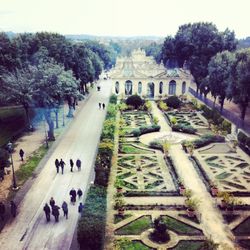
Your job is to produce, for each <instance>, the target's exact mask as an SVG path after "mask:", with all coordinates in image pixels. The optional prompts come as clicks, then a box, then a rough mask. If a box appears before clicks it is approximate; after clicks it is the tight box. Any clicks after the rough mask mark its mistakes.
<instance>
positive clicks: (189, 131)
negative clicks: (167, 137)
mask: <svg viewBox="0 0 250 250" xmlns="http://www.w3.org/2000/svg"><path fill="white" fill-rule="evenodd" d="M172 130H173V131H178V132H183V133H187V134H195V133H196V131H197V129H195V128H194V127H192V126H186V125H184V124H182V123H180V124H175V125H172Z"/></svg>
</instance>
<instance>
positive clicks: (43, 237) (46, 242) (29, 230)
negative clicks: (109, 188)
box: [0, 81, 111, 250]
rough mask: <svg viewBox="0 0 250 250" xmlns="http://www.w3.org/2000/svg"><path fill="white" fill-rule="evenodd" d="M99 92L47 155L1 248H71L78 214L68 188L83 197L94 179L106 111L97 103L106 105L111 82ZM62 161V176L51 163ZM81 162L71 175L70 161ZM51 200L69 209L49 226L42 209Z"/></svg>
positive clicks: (1, 239) (0, 242)
mask: <svg viewBox="0 0 250 250" xmlns="http://www.w3.org/2000/svg"><path fill="white" fill-rule="evenodd" d="M101 86H102V90H101V91H100V92H95V93H93V94H92V95H91V96H90V98H89V99H88V100H87V102H86V103H85V105H84V107H83V108H82V109H81V110H80V111H79V113H78V115H77V117H76V118H75V119H74V120H73V121H72V123H71V124H70V126H69V128H68V130H67V131H66V132H65V134H64V135H63V136H62V137H61V138H60V139H59V141H58V145H57V147H56V148H55V150H54V152H52V153H51V155H49V157H48V159H47V161H46V163H45V165H44V167H43V169H42V171H41V173H40V174H39V175H38V176H37V177H36V179H35V181H34V184H33V185H32V187H31V188H30V190H29V191H28V192H27V194H26V196H25V197H24V200H23V201H22V202H21V204H20V206H19V208H18V215H17V217H16V218H15V220H13V221H12V223H11V224H8V225H6V227H5V228H4V229H3V231H2V232H1V234H0V246H1V249H6V250H19V249H32V250H33V249H55V250H56V249H58V250H59V249H60V250H64V249H65V250H66V249H69V248H70V245H71V242H72V238H73V235H74V230H75V228H76V225H77V221H78V218H79V213H78V209H77V205H78V203H79V200H77V204H76V205H72V204H70V199H69V198H70V197H69V191H70V189H71V188H75V189H77V188H81V189H82V190H83V192H84V195H85V194H86V192H87V189H88V185H89V182H90V180H91V178H93V176H92V175H93V169H92V167H93V163H94V160H95V154H96V148H97V145H98V142H99V137H100V133H101V129H102V124H103V121H104V118H105V114H106V111H105V110H99V107H98V102H102V103H104V102H105V103H106V104H107V103H108V99H109V96H110V91H111V82H110V81H105V82H102V83H101ZM56 158H63V159H64V161H65V162H66V166H65V173H64V175H62V174H61V173H60V174H56V170H55V165H54V161H55V159H56ZM71 158H72V159H73V160H74V161H76V159H77V158H79V159H81V160H82V170H81V171H80V172H78V171H77V170H76V169H74V172H73V173H71V172H70V167H69V159H71ZM50 197H54V199H55V201H56V204H57V205H59V206H61V205H62V202H63V201H64V200H65V201H66V202H67V203H68V207H69V219H68V220H66V219H65V218H63V216H62V209H60V214H61V215H60V221H59V222H58V223H55V222H54V218H51V221H50V222H49V223H47V222H46V220H45V215H44V212H43V206H44V204H45V203H46V202H48V201H49V199H50Z"/></svg>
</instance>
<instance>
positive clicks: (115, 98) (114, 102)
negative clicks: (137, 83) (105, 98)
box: [109, 95, 117, 104]
mask: <svg viewBox="0 0 250 250" xmlns="http://www.w3.org/2000/svg"><path fill="white" fill-rule="evenodd" d="M109 103H112V104H117V96H116V95H111V96H110V98H109Z"/></svg>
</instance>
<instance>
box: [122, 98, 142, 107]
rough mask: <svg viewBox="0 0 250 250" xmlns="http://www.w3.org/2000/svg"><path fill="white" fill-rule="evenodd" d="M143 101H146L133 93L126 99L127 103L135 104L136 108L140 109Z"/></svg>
mask: <svg viewBox="0 0 250 250" xmlns="http://www.w3.org/2000/svg"><path fill="white" fill-rule="evenodd" d="M143 103H144V101H143V100H142V99H141V97H140V96H138V95H131V96H129V97H128V98H127V100H126V104H127V105H131V106H133V107H134V108H135V109H138V108H139V107H140V106H142V105H143Z"/></svg>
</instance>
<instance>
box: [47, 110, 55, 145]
mask: <svg viewBox="0 0 250 250" xmlns="http://www.w3.org/2000/svg"><path fill="white" fill-rule="evenodd" d="M45 119H46V121H47V123H48V126H49V131H48V140H49V141H55V136H54V121H53V120H52V118H51V110H50V109H48V110H46V111H45Z"/></svg>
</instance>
